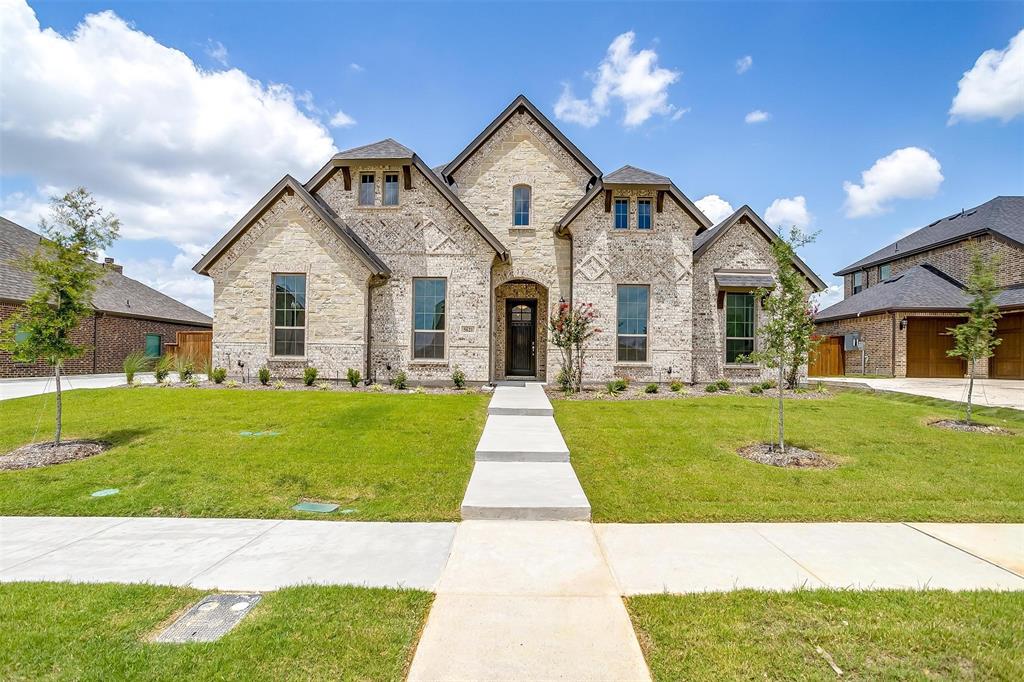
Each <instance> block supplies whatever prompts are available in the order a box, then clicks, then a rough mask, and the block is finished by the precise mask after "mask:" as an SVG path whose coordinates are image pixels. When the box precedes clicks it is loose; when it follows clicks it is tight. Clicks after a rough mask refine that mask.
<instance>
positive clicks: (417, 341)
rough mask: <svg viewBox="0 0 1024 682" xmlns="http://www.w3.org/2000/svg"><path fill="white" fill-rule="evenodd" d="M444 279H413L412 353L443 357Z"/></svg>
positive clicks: (423, 357)
mask: <svg viewBox="0 0 1024 682" xmlns="http://www.w3.org/2000/svg"><path fill="white" fill-rule="evenodd" d="M446 285H447V282H446V281H445V280H444V279H441V278H431V279H427V278H417V279H414V280H413V303H412V307H413V322H412V324H413V328H412V335H413V339H412V356H413V358H414V359H416V360H443V359H444V330H445V319H444V304H445V293H446V292H445V289H446Z"/></svg>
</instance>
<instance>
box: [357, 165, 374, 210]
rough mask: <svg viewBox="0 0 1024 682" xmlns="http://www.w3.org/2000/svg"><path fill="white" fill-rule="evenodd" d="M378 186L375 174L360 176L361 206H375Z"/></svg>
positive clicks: (362, 174)
mask: <svg viewBox="0 0 1024 682" xmlns="http://www.w3.org/2000/svg"><path fill="white" fill-rule="evenodd" d="M375 184H376V182H375V178H374V175H373V173H361V174H360V175H359V205H360V206H373V195H374V189H375V188H374V185H375Z"/></svg>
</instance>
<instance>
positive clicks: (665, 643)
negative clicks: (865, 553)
mask: <svg viewBox="0 0 1024 682" xmlns="http://www.w3.org/2000/svg"><path fill="white" fill-rule="evenodd" d="M626 605H627V608H628V609H629V612H630V615H631V616H632V618H633V624H634V626H635V627H636V630H637V635H638V637H639V639H640V643H641V646H643V648H644V654H645V655H646V657H647V662H648V664H649V665H650V667H651V673H652V674H653V676H654V679H655V680H736V679H743V680H762V679H765V680H837V679H844V680H882V679H885V680H940V679H941V680H949V679H956V680H961V679H966V680H995V679H1000V680H1021V679H1024V629H1022V628H1021V623H1024V593H1019V592H1017V593H1014V592H1004V593H999V592H959V593H952V592H903V591H879V592H845V591H828V590H815V591H804V592H793V593H785V594H781V593H766V592H754V591H749V590H747V591H742V592H732V593H727V594H700V595H687V596H674V595H645V596H640V597H632V598H630V599H628V600H627V602H626ZM817 647H821V649H822V650H823V651H825V652H827V653H828V654H829V655H831V657H832V659H833V661H834V662H835V664H836V665H837V666H838V667H839V668H840V669H841V670H842V671H843V677H842V678H839V677H838V676H837V675H836V673H835V672H834V671H833V670H832V669H831V668H830V666H829V664H828V662H827V661H826V659H825V658H824V656H822V654H820V653H818V652H817V650H816V649H817Z"/></svg>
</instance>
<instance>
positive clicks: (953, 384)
mask: <svg viewBox="0 0 1024 682" xmlns="http://www.w3.org/2000/svg"><path fill="white" fill-rule="evenodd" d="M811 381H812V382H814V381H815V379H813V378H812V379H811ZM822 381H824V382H826V383H833V382H834V383H837V384H848V385H854V386H856V385H860V386H867V387H868V388H872V389H875V390H876V391H894V392H896V393H910V394H911V395H920V396H925V397H928V398H941V399H943V400H951V401H953V402H963V401H965V400H967V379H900V378H893V379H889V378H879V379H862V378H859V377H828V378H824V379H822ZM973 402H974V404H975V405H981V406H983V407H1012V408H1014V409H1017V410H1024V381H1019V380H1016V379H975V380H974V394H973Z"/></svg>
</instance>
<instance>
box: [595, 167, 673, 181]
mask: <svg viewBox="0 0 1024 682" xmlns="http://www.w3.org/2000/svg"><path fill="white" fill-rule="evenodd" d="M602 179H603V180H604V184H606V185H667V184H669V183H670V182H672V181H671V180H669V179H668V178H667V177H665V176H664V175H658V174H657V173H652V172H651V171H647V170H644V169H643V168H637V167H636V166H623V167H622V168H620V169H618V170H617V171H612V172H611V173H609V174H608V175H606V176H604V178H602Z"/></svg>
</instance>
